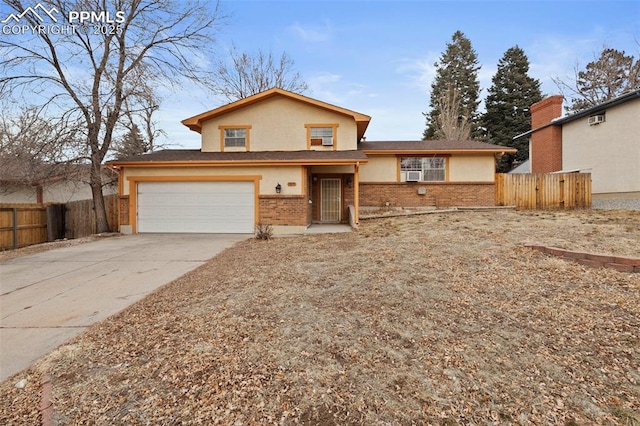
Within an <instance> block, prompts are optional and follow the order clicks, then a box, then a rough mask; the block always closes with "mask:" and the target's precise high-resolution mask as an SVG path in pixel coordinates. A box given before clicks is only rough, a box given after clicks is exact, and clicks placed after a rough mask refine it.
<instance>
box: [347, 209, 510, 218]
mask: <svg viewBox="0 0 640 426" xmlns="http://www.w3.org/2000/svg"><path fill="white" fill-rule="evenodd" d="M386 208H387V207H377V209H379V210H385V209H386ZM484 210H515V207H513V206H495V207H492V206H478V207H451V208H444V209H436V208H427V207H413V208H412V207H393V208H390V209H389V210H388V211H387V212H385V213H369V212H368V211H367V210H360V214H359V216H358V218H359V219H379V218H383V217H398V216H416V215H420V214H433V213H452V212H462V211H484Z"/></svg>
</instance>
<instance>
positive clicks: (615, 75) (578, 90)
mask: <svg viewBox="0 0 640 426" xmlns="http://www.w3.org/2000/svg"><path fill="white" fill-rule="evenodd" d="M574 73H575V76H574V78H573V80H572V81H565V80H563V79H561V78H559V77H558V78H554V79H553V82H554V83H555V84H556V86H557V87H558V89H559V90H560V92H561V93H562V94H563V95H564V96H565V98H567V99H569V100H570V101H571V105H570V106H567V107H566V109H567V111H569V112H578V111H582V110H584V109H587V108H589V107H592V106H595V105H598V104H600V103H602V102H605V101H608V100H610V99H613V98H615V97H617V96H619V95H621V94H622V93H624V92H626V91H629V90H636V89H639V88H640V58H634V57H633V55H626V54H625V52H621V51H619V50H616V49H611V48H604V49H603V50H602V52H601V53H600V56H599V57H598V58H595V59H594V60H593V61H592V62H589V63H588V64H587V65H586V66H585V68H584V69H583V70H580V69H579V68H578V66H576V67H575V68H574Z"/></svg>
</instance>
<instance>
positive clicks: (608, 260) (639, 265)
mask: <svg viewBox="0 0 640 426" xmlns="http://www.w3.org/2000/svg"><path fill="white" fill-rule="evenodd" d="M525 247H529V248H530V249H533V250H537V251H539V252H541V253H544V254H549V255H552V256H557V257H560V258H562V259H566V260H571V261H573V262H577V263H580V264H581V265H585V266H590V267H592V268H608V269H615V270H616V271H619V272H636V273H640V258H637V257H629V256H613V255H609V254H595V253H586V252H581V251H573V250H565V249H561V248H558V247H546V246H543V245H540V244H525Z"/></svg>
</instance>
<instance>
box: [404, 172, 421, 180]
mask: <svg viewBox="0 0 640 426" xmlns="http://www.w3.org/2000/svg"><path fill="white" fill-rule="evenodd" d="M421 179H422V172H416V171H408V172H407V182H420V180H421Z"/></svg>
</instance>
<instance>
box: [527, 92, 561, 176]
mask: <svg viewBox="0 0 640 426" xmlns="http://www.w3.org/2000/svg"><path fill="white" fill-rule="evenodd" d="M562 99H563V98H562V96H560V95H555V96H549V97H548V98H545V99H543V100H541V101H540V102H538V103H535V104H533V105H532V106H531V128H532V129H534V130H535V129H537V128H539V127H542V126H545V125H547V124H549V123H551V121H552V120H553V119H554V118H558V117H561V116H562ZM530 156H531V172H532V173H550V172H557V171H559V170H562V127H560V126H549V127H547V128H544V129H541V130H538V131H536V132H534V133H532V134H531V154H530Z"/></svg>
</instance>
